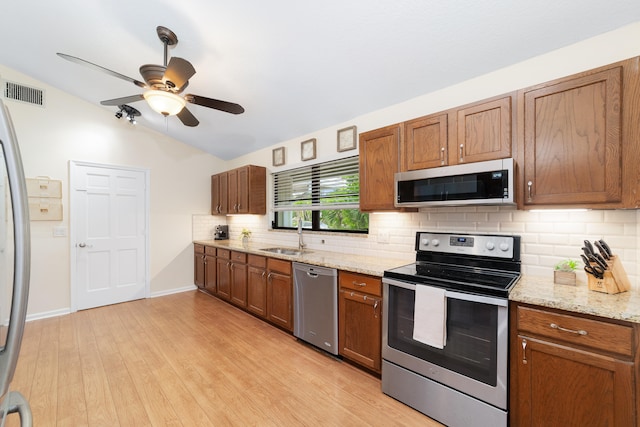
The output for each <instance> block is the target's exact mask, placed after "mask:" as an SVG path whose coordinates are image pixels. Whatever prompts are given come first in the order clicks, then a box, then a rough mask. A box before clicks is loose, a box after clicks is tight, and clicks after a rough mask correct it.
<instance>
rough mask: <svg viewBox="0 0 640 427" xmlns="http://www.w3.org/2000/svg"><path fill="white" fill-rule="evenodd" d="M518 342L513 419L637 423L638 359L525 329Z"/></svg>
mask: <svg viewBox="0 0 640 427" xmlns="http://www.w3.org/2000/svg"><path fill="white" fill-rule="evenodd" d="M517 348H518V349H519V351H518V355H517V360H516V361H514V362H515V367H516V369H517V371H518V372H517V375H518V381H519V385H518V389H517V390H513V391H512V392H517V393H518V395H517V406H518V407H517V410H515V411H513V412H512V414H516V415H515V417H512V420H511V425H517V426H550V425H556V426H586V425H591V426H631V425H635V403H634V397H633V396H634V392H633V386H634V381H633V363H632V362H625V361H622V360H618V359H616V358H613V357H610V356H604V355H599V354H597V353H592V352H588V351H582V350H577V349H572V348H570V347H566V346H562V345H558V344H554V343H551V342H546V341H543V340H537V339H532V338H528V337H526V336H522V335H520V336H518V344H517ZM512 367H514V364H512ZM512 401H513V400H512ZM513 418H516V419H513Z"/></svg>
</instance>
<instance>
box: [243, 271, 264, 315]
mask: <svg viewBox="0 0 640 427" xmlns="http://www.w3.org/2000/svg"><path fill="white" fill-rule="evenodd" d="M247 310H249V311H250V312H252V313H254V314H257V315H258V316H260V317H267V271H266V270H265V269H264V268H261V267H254V266H252V265H250V266H249V267H248V269H247Z"/></svg>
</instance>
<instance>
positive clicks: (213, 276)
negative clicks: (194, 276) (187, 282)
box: [204, 247, 218, 294]
mask: <svg viewBox="0 0 640 427" xmlns="http://www.w3.org/2000/svg"><path fill="white" fill-rule="evenodd" d="M207 249H211V250H212V251H213V254H210V253H209V252H207V253H206V254H205V259H204V264H205V265H204V289H205V290H207V291H209V292H210V293H212V294H215V293H216V282H217V280H218V277H217V271H218V269H217V268H216V267H217V266H216V264H217V262H216V257H215V248H209V247H207Z"/></svg>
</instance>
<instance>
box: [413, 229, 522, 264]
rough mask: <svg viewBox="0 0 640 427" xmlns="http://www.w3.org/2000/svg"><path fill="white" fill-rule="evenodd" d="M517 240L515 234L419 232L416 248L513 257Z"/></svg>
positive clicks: (418, 249)
mask: <svg viewBox="0 0 640 427" xmlns="http://www.w3.org/2000/svg"><path fill="white" fill-rule="evenodd" d="M517 241H518V240H517V239H516V238H515V237H514V236H502V235H489V234H450V233H428V232H418V233H417V236H416V250H417V251H426V252H441V253H450V254H466V255H479V256H490V257H498V258H513V254H514V245H515V244H516V242H517Z"/></svg>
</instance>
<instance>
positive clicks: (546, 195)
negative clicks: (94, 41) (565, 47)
mask: <svg viewBox="0 0 640 427" xmlns="http://www.w3.org/2000/svg"><path fill="white" fill-rule="evenodd" d="M638 80H639V73H638V58H633V59H630V60H626V61H622V62H619V63H615V64H611V65H609V66H606V67H601V68H597V69H595V70H590V71H587V72H583V73H580V74H576V75H574V76H570V77H566V78H562V79H558V80H554V81H551V82H548V83H544V84H540V85H537V86H533V87H530V88H527V89H523V90H521V91H519V93H518V114H519V117H518V137H519V139H520V140H521V141H522V144H523V150H522V153H521V158H520V159H519V162H518V163H519V164H520V173H521V179H520V191H519V194H520V200H519V206H521V207H524V208H535V207H541V206H545V205H547V206H549V207H584V208H596V209H598V208H636V207H638V195H637V189H638V182H640V181H639V178H640V176H639V175H638V170H639V169H640V168H638V167H637V164H638V160H640V155H639V144H638V141H639V140H640V139H639V138H640V132H639V131H638V130H639V128H640V108H639V107H640V92H639V87H640V83H639V82H638Z"/></svg>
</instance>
